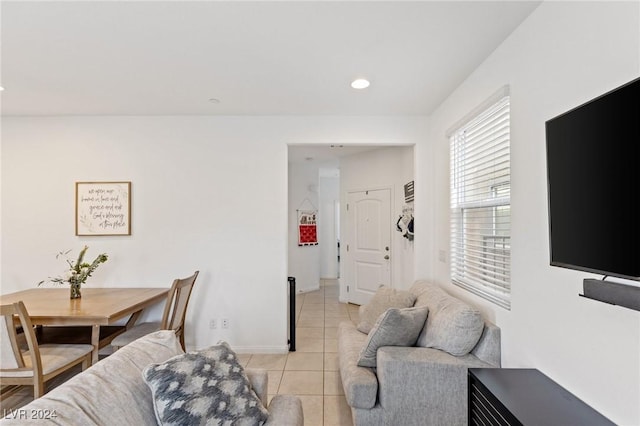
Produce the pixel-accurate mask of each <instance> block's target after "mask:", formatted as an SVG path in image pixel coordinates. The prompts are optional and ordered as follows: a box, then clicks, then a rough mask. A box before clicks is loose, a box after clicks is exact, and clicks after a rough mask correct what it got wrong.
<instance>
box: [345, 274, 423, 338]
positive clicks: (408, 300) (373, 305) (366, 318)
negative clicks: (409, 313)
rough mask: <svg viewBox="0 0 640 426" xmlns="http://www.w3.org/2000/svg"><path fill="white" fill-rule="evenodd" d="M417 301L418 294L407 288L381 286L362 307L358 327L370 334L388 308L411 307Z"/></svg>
mask: <svg viewBox="0 0 640 426" xmlns="http://www.w3.org/2000/svg"><path fill="white" fill-rule="evenodd" d="M415 301H416V296H415V295H414V294H412V293H410V292H408V291H406V290H396V289H395V288H389V287H384V286H383V287H380V288H379V289H378V291H376V294H374V295H373V297H372V298H371V300H370V301H369V303H367V304H366V305H362V306H361V307H360V318H359V320H360V321H359V322H358V326H357V327H356V328H357V329H358V330H359V331H361V332H363V333H366V334H369V332H370V331H371V329H372V328H373V326H374V324H375V323H376V321H377V320H378V318H379V317H380V315H382V314H383V313H384V312H385V311H386V310H387V309H389V308H398V309H404V308H411V307H412V306H413V303H414V302H415Z"/></svg>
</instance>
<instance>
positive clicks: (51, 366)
mask: <svg viewBox="0 0 640 426" xmlns="http://www.w3.org/2000/svg"><path fill="white" fill-rule="evenodd" d="M16 316H17V318H18V319H19V321H20V327H21V330H22V333H21V334H20V335H18V332H17V328H16V324H15V320H14V319H15V317H16ZM25 341H26V351H25V350H23V349H22V348H21V347H22V346H25V345H24V344H21V343H25ZM92 351H93V346H92V345H48V344H47V345H39V344H38V341H37V340H36V336H35V333H34V330H33V326H32V324H31V318H29V314H28V313H27V308H26V307H25V306H24V303H22V302H21V301H20V302H16V303H12V304H10V305H1V306H0V384H1V385H2V393H1V395H0V398H3V397H5V396H7V395H9V394H11V393H13V391H14V390H15V389H17V386H24V385H27V386H33V397H34V399H35V398H39V397H40V396H42V395H43V394H44V393H45V384H46V382H48V381H49V380H50V379H52V378H54V377H56V376H58V375H59V374H61V373H64V372H65V371H67V370H69V369H71V368H72V367H75V366H76V365H78V364H82V369H83V370H85V369H86V368H88V367H89V366H90V365H91V352H92Z"/></svg>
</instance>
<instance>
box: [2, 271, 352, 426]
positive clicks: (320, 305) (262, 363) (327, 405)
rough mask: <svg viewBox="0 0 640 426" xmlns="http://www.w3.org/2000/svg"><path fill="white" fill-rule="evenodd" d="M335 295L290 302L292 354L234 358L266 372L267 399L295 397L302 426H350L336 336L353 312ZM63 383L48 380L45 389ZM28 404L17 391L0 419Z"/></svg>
mask: <svg viewBox="0 0 640 426" xmlns="http://www.w3.org/2000/svg"><path fill="white" fill-rule="evenodd" d="M338 291H339V289H338V284H337V281H336V280H323V281H322V282H321V284H320V289H319V290H316V291H312V292H309V293H303V294H298V295H297V296H296V351H295V352H289V353H287V354H283V355H274V354H268V355H267V354H240V355H239V357H240V359H241V361H242V362H243V365H244V366H245V367H256V368H264V369H266V370H267V371H268V373H269V395H270V398H271V397H273V395H276V394H294V395H297V396H299V397H300V399H301V400H302V407H303V410H304V424H305V426H351V425H352V420H351V409H350V408H349V406H348V405H347V402H346V400H345V398H344V391H343V388H342V382H341V380H340V372H339V371H338V354H337V346H338V345H337V339H336V337H337V336H336V333H337V330H338V328H337V327H338V324H339V323H340V321H348V320H352V321H357V317H358V306H356V305H348V304H345V303H340V302H338ZM77 370H78V371H79V369H77ZM78 371H74V372H73V374H76V373H77V372H78ZM66 379H68V376H67V377H64V378H60V379H54V380H53V381H52V382H53V383H52V386H51V387H55V386H57V385H58V384H60V383H62V382H63V381H64V380H66ZM32 400H33V394H32V388H29V387H24V388H21V389H20V390H19V391H18V392H17V393H16V394H15V395H12V396H10V397H8V398H6V399H5V400H4V401H2V403H0V413H1V412H2V410H5V411H7V410H9V409H16V408H19V407H22V406H23V405H25V404H27V403H29V402H31V401H32Z"/></svg>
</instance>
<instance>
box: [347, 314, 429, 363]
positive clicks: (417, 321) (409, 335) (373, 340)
mask: <svg viewBox="0 0 640 426" xmlns="http://www.w3.org/2000/svg"><path fill="white" fill-rule="evenodd" d="M428 313H429V309H428V308H427V307H426V306H419V307H417V308H406V309H397V308H390V309H387V310H386V311H385V312H384V313H383V314H382V315H380V318H378V320H377V321H376V324H375V325H374V326H373V328H372V329H371V332H370V333H369V336H368V337H367V341H366V342H365V344H364V346H363V347H362V349H361V350H360V358H359V359H358V365H359V366H361V367H375V366H376V354H377V352H378V348H380V347H382V346H413V345H414V344H415V343H416V340H417V339H418V335H419V334H420V330H422V327H424V322H425V320H426V319H427V314H428Z"/></svg>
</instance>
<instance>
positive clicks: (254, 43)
mask: <svg viewBox="0 0 640 426" xmlns="http://www.w3.org/2000/svg"><path fill="white" fill-rule="evenodd" d="M539 3H540V2H539V1H535V2H525V1H495V2H481V1H470V2H461V1H441V2H438V1H422V2H419V1H418V2H415V1H414V2H399V1H388V2H379V1H376V2H368V1H318V2H312V1H279V2H269V1H258V2H244V1H233V2H232V1H227V2H223V1H194V2H186V1H174V2H170V1H157V2H156V1H128V2H127V1H102V2H96V1H74V2H59V1H44V2H29V1H15V2H11V1H4V0H3V1H2V2H1V4H0V19H1V28H0V31H1V32H0V36H1V39H0V42H1V56H0V57H1V75H0V77H1V82H0V85H2V86H3V87H4V88H5V90H4V91H3V92H1V95H0V97H1V109H2V114H3V115H76V114H77V115H428V114H430V113H431V112H432V111H433V110H434V108H435V107H437V106H438V105H439V104H440V103H441V102H442V101H443V99H445V98H446V96H447V95H448V94H449V93H451V92H452V91H453V90H454V89H455V88H456V87H457V86H458V85H459V84H460V83H461V82H462V81H463V80H464V79H465V78H466V77H467V76H468V75H469V74H470V73H471V72H472V71H473V70H474V69H475V68H476V67H477V66H478V65H479V64H480V63H481V62H482V61H483V60H484V59H485V58H486V57H487V56H488V55H489V54H490V53H491V52H492V51H493V50H494V49H495V48H496V47H497V46H498V45H499V44H500V43H501V42H502V41H503V40H504V39H505V38H506V37H507V36H508V35H509V34H510V33H511V32H512V31H513V30H514V29H515V28H516V27H517V26H518V25H519V24H520V23H521V22H522V21H523V20H524V19H525V18H526V16H528V15H529V14H530V13H531V12H532V11H533V9H535V7H536V6H537V5H538V4H539ZM356 77H366V78H368V79H370V80H371V87H370V88H369V89H367V90H365V91H359V92H358V91H355V90H353V89H351V88H350V86H349V83H350V81H351V80H352V79H354V78H356ZM210 98H217V99H219V100H220V102H219V103H217V104H216V103H212V102H209V99H210Z"/></svg>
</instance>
